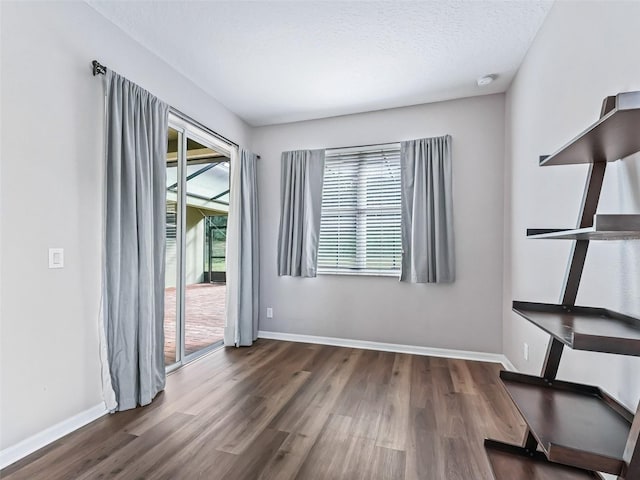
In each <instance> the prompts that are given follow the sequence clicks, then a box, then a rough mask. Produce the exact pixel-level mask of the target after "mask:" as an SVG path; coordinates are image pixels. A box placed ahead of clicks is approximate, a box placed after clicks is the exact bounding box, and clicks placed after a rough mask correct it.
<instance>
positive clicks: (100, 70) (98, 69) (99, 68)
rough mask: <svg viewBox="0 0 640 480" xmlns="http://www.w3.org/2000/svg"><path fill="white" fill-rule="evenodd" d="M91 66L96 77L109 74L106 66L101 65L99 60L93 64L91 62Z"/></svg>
mask: <svg viewBox="0 0 640 480" xmlns="http://www.w3.org/2000/svg"><path fill="white" fill-rule="evenodd" d="M91 65H92V66H93V76H94V77H95V76H96V75H104V74H105V73H107V67H105V66H104V65H100V63H99V62H98V61H97V60H94V61H93V62H91Z"/></svg>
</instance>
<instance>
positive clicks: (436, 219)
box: [400, 135, 455, 283]
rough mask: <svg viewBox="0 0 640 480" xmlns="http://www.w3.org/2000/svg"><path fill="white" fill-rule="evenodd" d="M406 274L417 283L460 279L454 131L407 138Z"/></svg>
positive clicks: (405, 278)
mask: <svg viewBox="0 0 640 480" xmlns="http://www.w3.org/2000/svg"><path fill="white" fill-rule="evenodd" d="M400 170H401V185H402V186H401V199H402V249H403V253H402V273H401V275H400V280H401V281H404V282H411V283H450V282H453V281H454V280H455V248H454V235H453V192H452V165H451V136H449V135H446V136H444V137H436V138H423V139H419V140H411V141H407V142H402V144H401V151H400Z"/></svg>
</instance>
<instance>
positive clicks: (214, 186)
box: [164, 115, 231, 370]
mask: <svg viewBox="0 0 640 480" xmlns="http://www.w3.org/2000/svg"><path fill="white" fill-rule="evenodd" d="M172 118H173V117H172V116H171V115H170V125H171V126H172V127H171V128H170V129H169V135H168V148H167V170H166V172H167V192H166V197H167V224H166V225H167V227H166V228H167V230H166V232H167V239H166V250H167V253H166V257H165V267H166V280H165V300H164V301H165V324H164V331H165V364H166V365H167V367H168V369H169V370H172V369H174V368H177V367H178V366H180V365H181V364H183V363H185V362H186V361H189V360H191V359H193V358H195V357H196V356H198V355H200V354H202V353H204V352H205V351H207V350H210V349H212V348H214V347H216V346H218V345H221V344H222V341H223V338H224V324H225V317H226V305H225V303H226V252H225V250H226V229H227V216H228V212H229V173H230V172H229V162H230V156H231V146H230V145H228V144H224V143H222V142H221V141H220V140H218V139H217V138H214V137H213V136H211V135H209V134H208V133H206V132H205V131H204V130H201V129H199V128H198V127H195V126H194V125H192V124H190V123H188V122H185V121H182V120H181V119H176V118H173V120H172Z"/></svg>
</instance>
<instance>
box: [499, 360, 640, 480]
mask: <svg viewBox="0 0 640 480" xmlns="http://www.w3.org/2000/svg"><path fill="white" fill-rule="evenodd" d="M500 378H501V380H502V383H503V384H504V386H505V388H506V390H507V392H508V393H509V396H510V397H511V399H512V400H513V402H514V403H515V405H516V407H517V408H518V410H519V411H520V413H521V415H522V417H523V418H524V421H525V422H526V423H527V425H528V426H529V429H530V430H531V433H532V434H533V435H534V436H535V438H536V440H538V444H539V445H540V447H541V448H542V450H543V452H544V454H545V455H546V456H547V458H548V459H549V460H550V461H552V462H555V463H561V464H563V465H571V466H574V467H579V468H584V469H586V470H597V471H601V472H606V473H611V474H614V475H619V474H620V473H621V472H622V470H623V468H624V465H625V463H624V459H623V455H624V449H625V446H626V443H627V437H628V436H629V431H630V429H631V422H632V420H633V414H632V413H631V412H629V411H628V410H626V409H625V408H624V407H622V406H621V405H620V404H619V403H617V402H616V401H615V400H613V399H612V398H611V397H609V396H608V395H606V394H605V393H603V392H602V391H601V390H600V389H599V388H597V387H591V386H588V385H580V384H576V383H569V382H562V381H559V380H546V379H544V378H540V377H534V376H530V375H523V374H518V373H513V372H506V371H503V372H501V373H500Z"/></svg>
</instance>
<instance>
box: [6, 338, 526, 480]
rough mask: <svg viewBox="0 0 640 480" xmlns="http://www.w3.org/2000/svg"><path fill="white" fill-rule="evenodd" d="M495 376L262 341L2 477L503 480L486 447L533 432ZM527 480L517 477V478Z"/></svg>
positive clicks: (464, 367)
mask: <svg viewBox="0 0 640 480" xmlns="http://www.w3.org/2000/svg"><path fill="white" fill-rule="evenodd" d="M499 369H500V367H499V366H498V365H496V364H491V363H482V362H471V361H464V360H450V359H443V358H434V357H420V356H414V355H405V354H394V353H386V352H376V351H369V350H358V349H350V348H339V347H328V346H320V345H309V344H301V343H289V342H279V341H271V340H259V341H258V342H257V343H256V344H255V346H254V347H251V348H242V349H222V350H219V351H217V352H214V353H212V354H210V355H208V356H206V357H204V358H202V359H200V360H198V361H197V362H195V363H193V364H191V365H188V366H186V367H184V368H182V369H180V370H178V371H176V372H175V373H173V374H171V375H169V376H168V378H167V387H166V390H165V391H164V392H163V393H161V394H160V395H159V396H158V397H157V398H156V400H154V402H153V403H152V404H151V405H149V406H147V407H144V408H138V409H135V410H130V411H126V412H121V413H117V414H114V415H108V416H105V417H102V418H101V419H99V420H97V421H95V422H93V423H92V424H90V425H87V426H86V427H84V428H82V429H80V430H78V431H76V432H74V433H72V434H70V435H68V436H66V437H64V438H62V439H60V440H58V441H57V442H55V443H53V444H51V445H49V446H48V447H46V448H45V449H43V450H41V451H39V452H36V453H34V454H32V455H30V456H29V457H27V458H25V459H23V460H21V461H20V462H18V463H16V464H14V465H11V466H9V467H8V468H6V469H5V470H3V471H2V472H0V476H1V477H2V478H3V479H6V480H17V479H29V480H38V479H47V480H52V479H74V480H75V479H106V478H114V479H115V478H117V479H127V480H137V479H225V480H236V479H247V480H248V479H251V480H253V479H283V480H284V479H302V480H309V479H334V480H335V479H348V480H351V479H363V480H365V479H366V480H370V479H393V480H397V479H428V480H457V479H459V480H482V479H488V480H491V479H492V475H491V471H490V467H489V463H488V461H487V457H486V455H485V451H484V448H483V445H482V441H483V439H484V438H485V437H492V438H498V439H501V440H506V441H509V442H520V441H521V440H522V438H523V435H524V427H525V425H524V423H523V421H522V419H521V417H520V416H519V414H518V413H517V411H516V410H515V407H514V406H513V404H512V402H511V401H510V400H509V399H508V397H507V395H506V393H505V392H504V390H503V388H502V387H501V386H499V385H498V371H499ZM514 480H516V479H514Z"/></svg>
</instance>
